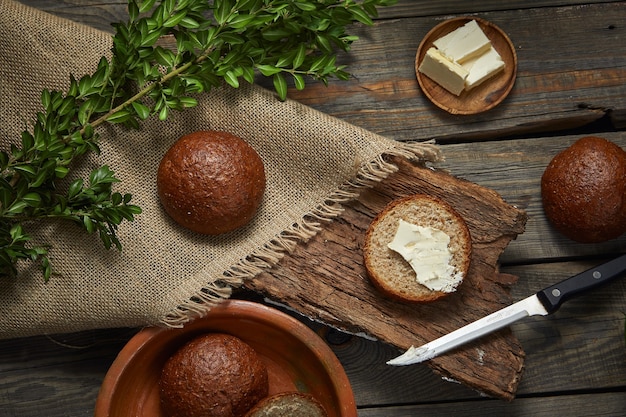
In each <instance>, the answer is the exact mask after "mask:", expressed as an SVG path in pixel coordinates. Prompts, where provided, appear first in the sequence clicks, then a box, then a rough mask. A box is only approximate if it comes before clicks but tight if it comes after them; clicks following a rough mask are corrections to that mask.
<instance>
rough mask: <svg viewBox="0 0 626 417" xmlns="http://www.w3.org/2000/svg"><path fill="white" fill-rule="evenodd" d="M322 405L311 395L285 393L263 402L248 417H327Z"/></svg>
mask: <svg viewBox="0 0 626 417" xmlns="http://www.w3.org/2000/svg"><path fill="white" fill-rule="evenodd" d="M326 416H328V414H327V413H326V410H325V409H324V407H323V406H322V404H321V403H320V402H319V401H318V400H317V399H316V398H315V397H314V396H312V395H311V394H305V393H301V392H283V393H280V394H275V395H272V396H269V397H266V398H264V399H263V400H261V401H260V402H259V403H258V404H257V405H255V406H254V408H253V409H252V410H250V411H249V412H248V414H246V417H326Z"/></svg>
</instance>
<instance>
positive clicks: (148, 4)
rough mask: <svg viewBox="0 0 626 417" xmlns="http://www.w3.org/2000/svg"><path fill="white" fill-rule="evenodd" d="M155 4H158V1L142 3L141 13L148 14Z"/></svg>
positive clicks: (149, 0) (150, 0) (152, 0)
mask: <svg viewBox="0 0 626 417" xmlns="http://www.w3.org/2000/svg"><path fill="white" fill-rule="evenodd" d="M154 3H156V0H146V1H142V2H141V4H140V6H139V12H140V13H146V12H148V11H150V9H152V6H154Z"/></svg>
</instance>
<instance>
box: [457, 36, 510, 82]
mask: <svg viewBox="0 0 626 417" xmlns="http://www.w3.org/2000/svg"><path fill="white" fill-rule="evenodd" d="M461 66H462V67H463V68H465V69H466V70H467V71H468V72H469V74H468V76H467V78H466V79H465V89H466V90H471V89H472V88H474V87H476V86H478V85H480V84H481V83H482V82H483V81H485V80H487V79H489V78H491V77H493V76H494V75H496V74H497V73H499V72H500V71H502V70H503V69H504V61H503V60H502V57H500V54H499V53H498V51H496V50H495V49H494V48H493V46H492V47H491V48H489V50H488V51H487V52H485V53H484V54H482V55H480V56H477V57H475V58H473V59H471V60H469V61H467V62H465V63H464V64H463V65H461Z"/></svg>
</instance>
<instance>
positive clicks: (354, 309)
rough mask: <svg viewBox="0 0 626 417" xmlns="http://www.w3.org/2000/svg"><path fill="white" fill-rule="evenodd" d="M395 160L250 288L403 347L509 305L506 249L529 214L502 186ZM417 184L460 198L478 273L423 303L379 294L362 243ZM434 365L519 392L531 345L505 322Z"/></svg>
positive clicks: (494, 390)
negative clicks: (502, 269)
mask: <svg viewBox="0 0 626 417" xmlns="http://www.w3.org/2000/svg"><path fill="white" fill-rule="evenodd" d="M394 162H395V163H396V164H397V165H398V166H399V168H400V169H399V171H398V172H397V173H395V174H393V175H392V176H390V177H389V178H387V179H386V180H385V181H383V182H381V183H380V184H378V185H377V186H376V187H375V188H373V189H371V190H367V191H365V192H364V193H363V194H362V195H361V196H360V197H359V198H358V200H356V201H354V202H352V203H351V204H349V205H348V206H347V208H346V210H345V212H344V213H343V214H342V215H341V216H340V217H339V218H338V219H336V220H335V221H333V222H332V223H329V224H327V225H325V227H324V229H323V230H322V231H321V232H320V233H319V234H318V235H316V236H315V237H314V238H312V239H311V240H310V241H309V242H307V243H306V244H302V245H299V246H298V247H297V248H296V249H295V250H294V251H293V252H292V253H291V254H289V256H286V257H285V258H284V259H282V260H281V261H280V263H279V264H278V265H277V266H276V267H275V268H273V269H272V270H270V271H268V272H265V273H263V274H260V275H259V276H257V277H256V278H254V279H252V280H250V281H248V282H247V283H246V287H247V288H249V289H252V290H254V291H257V292H259V293H262V294H265V295H267V296H268V297H269V298H270V299H273V300H275V301H277V302H280V303H283V304H286V305H288V306H289V307H291V308H293V309H295V310H296V311H298V312H300V313H302V314H304V315H306V316H309V317H311V318H314V319H316V320H321V321H323V322H324V323H327V324H329V325H332V326H336V327H338V328H341V329H343V330H346V331H349V332H354V333H365V334H367V335H369V336H372V337H375V338H377V339H379V340H381V341H383V342H387V343H390V344H392V345H395V346H397V347H399V348H401V349H406V348H408V347H409V346H411V345H420V344H422V343H425V342H427V341H430V340H432V339H435V338H437V337H439V336H441V335H443V334H445V333H448V332H450V331H452V330H454V329H456V328H458V327H460V326H462V325H464V324H466V323H468V322H470V321H473V320H475V319H477V318H480V317H482V316H484V315H486V314H488V313H490V312H493V311H495V310H497V309H499V308H501V307H503V306H505V305H508V304H510V303H511V302H512V299H511V296H510V294H509V291H508V290H509V287H510V286H511V285H512V284H513V283H515V281H516V280H517V278H516V277H514V276H511V275H506V274H501V273H499V272H498V258H499V256H500V254H501V253H502V251H503V250H504V248H505V247H506V246H507V245H508V243H509V242H510V241H511V240H512V239H514V238H515V237H516V236H517V235H518V234H520V233H522V232H523V230H524V225H525V223H526V214H525V213H524V212H523V211H522V210H519V209H517V208H515V207H512V206H510V205H508V204H507V203H506V202H505V201H503V200H502V198H501V197H500V196H499V195H498V194H497V193H496V192H495V191H492V190H489V189H486V188H484V187H480V186H478V185H476V184H473V183H470V182H468V181H464V180H461V179H458V178H455V177H453V176H451V175H448V174H446V173H444V172H441V171H437V170H433V169H430V168H428V167H423V166H417V165H414V164H413V163H411V162H409V161H407V160H405V159H402V158H395V159H394ZM414 193H425V194H431V195H436V196H438V197H440V198H442V199H444V200H446V201H447V202H448V203H449V204H451V205H452V206H453V207H454V208H455V209H456V210H457V211H458V212H459V214H461V216H463V217H464V219H465V220H466V222H467V224H468V227H469V229H470V232H471V234H472V242H473V252H472V265H471V268H470V272H469V275H468V277H466V279H465V281H464V283H463V284H462V285H461V286H460V287H459V289H458V290H457V292H455V293H454V294H452V295H450V296H448V297H446V298H445V299H442V300H438V301H436V302H434V303H430V304H420V305H415V304H404V303H401V302H397V301H392V300H390V299H387V298H385V297H383V296H382V295H381V294H380V293H378V292H377V291H376V289H375V288H374V287H373V286H372V285H371V284H370V282H369V280H368V278H367V274H366V271H365V268H364V266H363V261H362V252H361V247H362V243H363V236H364V232H365V230H366V229H367V227H368V226H369V223H370V221H371V220H372V219H373V217H374V216H375V215H376V214H377V213H378V212H379V211H380V210H381V209H382V208H383V207H384V206H385V205H386V204H387V203H389V202H390V201H391V200H393V199H395V198H398V197H401V196H405V195H409V194H414ZM388 359H391V358H388ZM428 364H429V366H430V367H431V368H432V369H433V370H434V371H436V372H437V373H439V374H441V375H442V376H445V377H447V378H450V379H453V380H455V381H458V382H460V383H463V384H465V385H467V386H469V387H471V388H473V389H475V390H477V391H479V392H482V393H485V394H487V395H490V396H494V397H498V398H502V399H506V400H511V399H513V398H514V396H515V391H516V389H517V385H518V382H519V380H520V377H521V373H522V369H523V364H524V351H523V349H522V346H521V345H520V343H519V341H518V340H517V339H516V338H515V336H514V335H513V334H512V333H511V332H510V331H509V330H503V331H500V332H497V333H494V334H492V335H490V336H487V337H486V338H483V339H482V340H480V341H477V342H474V343H471V344H468V345H466V346H464V347H462V348H460V349H458V350H456V351H454V352H453V353H449V354H446V355H443V356H441V357H439V358H435V359H433V360H431V361H429V362H428Z"/></svg>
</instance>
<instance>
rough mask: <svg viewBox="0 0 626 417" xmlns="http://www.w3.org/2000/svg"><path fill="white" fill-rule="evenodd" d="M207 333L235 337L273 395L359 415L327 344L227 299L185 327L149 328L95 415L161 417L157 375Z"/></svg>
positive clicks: (129, 350) (118, 364) (338, 415)
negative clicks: (255, 358)
mask: <svg viewBox="0 0 626 417" xmlns="http://www.w3.org/2000/svg"><path fill="white" fill-rule="evenodd" d="M208 332H223V333H229V334H231V335H234V336H237V337H239V338H240V339H242V340H243V341H245V342H246V343H248V344H249V345H250V346H252V347H253V348H254V349H255V350H256V351H257V353H258V354H259V355H260V356H261V358H262V359H263V361H264V362H265V363H266V365H267V368H268V375H269V385H270V395H271V394H275V393H280V392H287V391H300V392H308V393H310V394H312V395H313V396H315V397H316V398H317V400H319V401H320V402H321V403H322V404H323V405H324V407H325V408H326V411H327V412H328V415H329V416H331V417H356V416H357V411H356V405H355V402H354V395H353V392H352V388H351V386H350V383H349V381H348V377H347V375H346V374H345V371H344V369H343V367H342V366H341V363H340V362H339V360H338V359H337V357H336V356H335V355H334V353H333V351H332V350H331V349H330V348H329V347H328V345H326V343H325V342H324V341H323V340H322V339H321V338H320V337H319V336H318V335H317V334H316V333H315V332H314V331H313V330H311V329H310V328H308V327H307V326H306V325H304V324H303V323H301V322H300V321H298V320H296V319H295V318H293V317H291V316H289V315H287V314H285V313H283V312H281V311H278V310H276V309H274V308H270V307H267V306H265V305H263V304H258V303H253V302H249V301H241V300H227V301H224V302H223V303H222V304H220V305H218V306H217V307H214V308H213V309H212V310H211V311H210V312H209V314H208V315H207V316H206V317H204V318H201V319H197V320H195V321H193V322H191V323H188V324H187V325H185V326H184V327H183V328H181V329H164V328H156V327H150V328H146V329H144V330H141V331H140V332H139V333H137V334H136V335H135V336H134V337H133V338H132V339H131V340H130V341H129V342H128V343H127V344H126V346H125V347H124V348H123V349H122V350H121V352H120V353H119V355H118V356H117V358H116V359H115V361H114V362H113V364H112V365H111V368H110V369H109V371H108V372H107V374H106V376H105V378H104V381H103V383H102V386H101V388H100V392H99V394H98V398H97V400H96V407H95V414H94V415H95V417H105V416H107V417H109V416H110V417H125V416H133V417H141V416H146V417H147V416H150V417H159V416H162V414H161V409H160V399H159V387H158V384H159V377H160V374H161V369H162V368H163V365H164V364H165V361H166V360H167V359H168V358H169V357H170V356H171V355H172V354H173V353H174V352H175V351H176V350H177V349H178V348H180V347H181V346H182V345H184V344H185V343H186V342H188V341H189V340H191V339H192V338H194V337H196V336H199V335H201V334H204V333H208Z"/></svg>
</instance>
